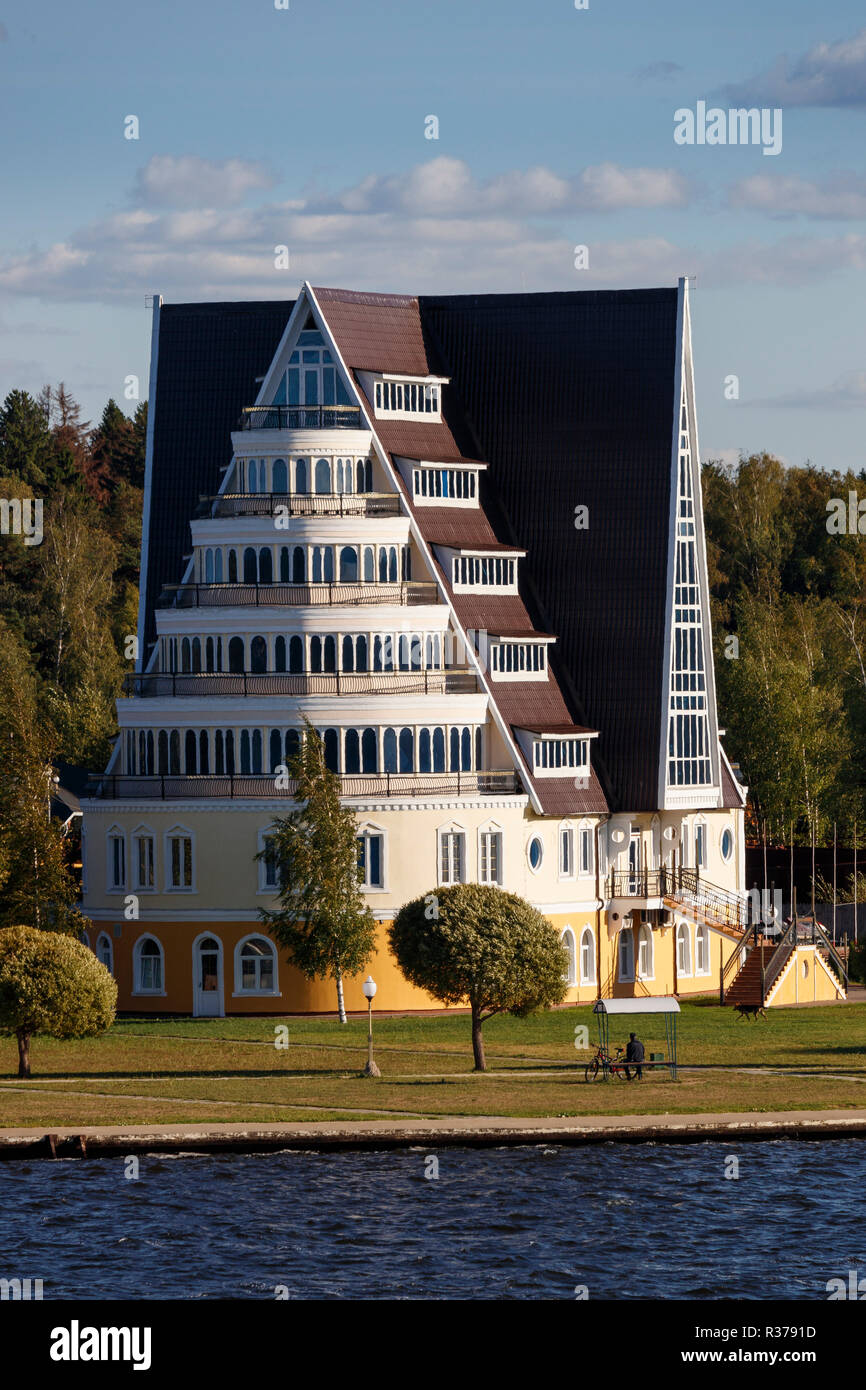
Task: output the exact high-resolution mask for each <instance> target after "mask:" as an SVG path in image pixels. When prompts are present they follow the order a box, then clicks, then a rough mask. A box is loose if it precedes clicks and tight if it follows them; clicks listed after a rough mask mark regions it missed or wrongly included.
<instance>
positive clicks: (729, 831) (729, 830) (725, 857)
mask: <svg viewBox="0 0 866 1390" xmlns="http://www.w3.org/2000/svg"><path fill="white" fill-rule="evenodd" d="M726 835H729V836H730V840H731V848H730V852H729V853H728V854H725V836H726ZM736 844H737V838H736V836H735V834H734V827H733V826H732V825H723V826H722V831H721V834H720V835H719V854H720V856H721V860H722V863H723V864H730V863H731V861H732V859H733V857H734V850H735V848H736Z"/></svg>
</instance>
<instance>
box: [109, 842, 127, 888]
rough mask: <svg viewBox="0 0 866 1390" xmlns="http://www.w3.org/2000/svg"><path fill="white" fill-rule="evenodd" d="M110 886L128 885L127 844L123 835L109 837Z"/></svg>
mask: <svg viewBox="0 0 866 1390" xmlns="http://www.w3.org/2000/svg"><path fill="white" fill-rule="evenodd" d="M108 886H109V888H125V887H126V845H125V844H124V840H123V836H122V835H109V837H108Z"/></svg>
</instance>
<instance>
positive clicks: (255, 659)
mask: <svg viewBox="0 0 866 1390" xmlns="http://www.w3.org/2000/svg"><path fill="white" fill-rule="evenodd" d="M267 669H268V644H267V642H266V641H265V639H264V637H258V636H257V637H254V638H253V640H252V642H251V644H250V670H251V671H252V673H253V674H254V675H256V676H263V675H264V674H265V672H266V671H267Z"/></svg>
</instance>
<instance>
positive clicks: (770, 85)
mask: <svg viewBox="0 0 866 1390" xmlns="http://www.w3.org/2000/svg"><path fill="white" fill-rule="evenodd" d="M723 90H724V93H725V95H726V96H727V97H728V98H729V100H731V101H733V102H746V103H748V104H756V103H757V104H758V105H759V106H761V105H763V106H863V105H866V29H861V30H860V31H859V33H857V34H854V35H853V36H852V37H851V38H850V39H839V40H838V41H837V42H835V43H817V44H815V45H814V47H812V48H810V49H809V50H808V52H807V53H804V54H803V56H802V57H801V58H798V59H797V61H796V62H795V63H794V64H793V66H791V64H790V62H789V60H788V57H787V55H785V54H783V55H781V56H780V57H779V58H777V60H776V62H775V63H774V64H773V66H772V67H771V68H768V69H767V70H766V71H765V72H763V73H760V74H759V75H758V76H757V77H753V78H748V79H747V80H746V81H745V82H739V83H732V84H730V85H729V86H726V87H725V88H724V89H723Z"/></svg>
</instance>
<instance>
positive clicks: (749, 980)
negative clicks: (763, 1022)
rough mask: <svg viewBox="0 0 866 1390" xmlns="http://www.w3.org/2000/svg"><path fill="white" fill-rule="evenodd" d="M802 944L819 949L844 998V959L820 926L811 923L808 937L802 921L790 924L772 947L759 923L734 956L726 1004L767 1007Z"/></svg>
mask: <svg viewBox="0 0 866 1390" xmlns="http://www.w3.org/2000/svg"><path fill="white" fill-rule="evenodd" d="M798 944H801V945H802V944H808V945H811V946H814V947H815V950H816V952H817V954H818V955H820V957H821V959H822V960H823V962H824V964H825V966H826V967H827V970H828V971H829V973H830V975H831V977H832V978H833V979H834V981H835V983H836V986H837V989H838V990H839V993H840V994H841V995H842V997H843V998H844V997H845V995H846V994H847V992H848V972H847V970H846V968H845V964H844V962H843V961H842V958H841V956H840V955H839V954H838V952H837V951H836V948H835V947H834V945H833V943H832V942H831V941H830V938H829V937H828V936H827V934H826V932H825V931H824V928H823V927H822V926H821V925H820V923H818V922H816V921H814V920H811V921H809V922H808V923H807V924H806V932H805V935H804V930H803V921H802V918H800V919H798V920H796V921H793V922H791V923H789V925H788V927H787V928H786V930H785V931H784V932H783V933H782V936H781V937H780V938H779V940H778V942H775V941H774V942H772V943H768V942H767V940H766V938H765V937H764V935H763V933H762V931H761V926H760V923H758V922H755V923H754V924H753V925H752V926H750V927H749V928H747V930H746V931H745V932H744V933H743V936H742V940H741V942H740V949H739V950H738V951H734V952H733V953H732V955H731V957H730V959H729V960H728V963H727V965H726V966H725V968H724V971H723V972H722V1001H723V1002H724V1003H725V1004H732V1005H734V1006H736V1005H738V1004H757V1005H759V1006H763V1005H764V1004H766V1003H767V1002H768V1000H769V999H770V996H771V995H772V993H773V990H774V989H775V987H776V985H777V984H778V982H779V980H780V979H781V977H782V975H783V973H784V971H785V968H786V967H787V965H788V962H789V961H790V959H791V957H792V955H794V954H795V952H796V949H797V946H798ZM744 953H745V959H744V958H743V956H744ZM738 967H739V968H738ZM729 977H730V982H728V981H729Z"/></svg>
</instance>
